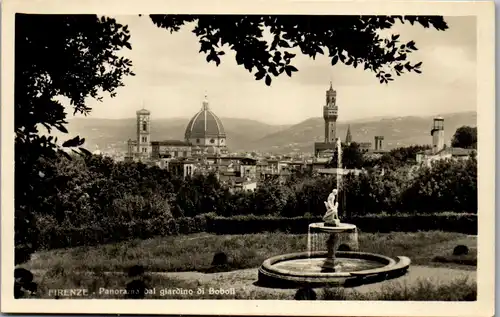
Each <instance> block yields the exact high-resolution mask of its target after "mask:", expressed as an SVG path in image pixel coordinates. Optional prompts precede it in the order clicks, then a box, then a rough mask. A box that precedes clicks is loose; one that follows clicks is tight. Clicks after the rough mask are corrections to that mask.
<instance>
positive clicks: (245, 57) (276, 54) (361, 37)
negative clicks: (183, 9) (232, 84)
mask: <svg viewBox="0 0 500 317" xmlns="http://www.w3.org/2000/svg"><path fill="white" fill-rule="evenodd" d="M150 18H151V20H152V21H153V23H154V24H155V25H157V26H158V27H160V28H163V29H166V30H167V31H170V32H171V33H172V32H176V31H179V30H180V29H181V27H183V26H185V25H186V24H188V23H193V24H194V28H193V30H192V32H193V33H194V34H195V35H196V36H197V37H198V38H199V42H200V52H202V53H205V54H206V55H207V57H206V59H207V62H214V63H215V64H216V65H219V64H220V63H221V56H223V55H225V47H224V46H226V47H228V48H229V49H231V50H233V51H235V52H236V62H237V64H238V65H242V66H243V67H245V69H247V70H248V71H249V72H250V73H252V74H254V76H255V79H256V80H261V79H264V80H265V83H266V85H268V86H269V85H271V81H272V77H278V76H279V75H281V74H283V73H286V74H287V75H288V76H292V73H294V72H296V71H298V69H297V68H296V67H295V66H293V64H292V61H293V58H294V57H295V56H296V54H297V53H298V52H300V53H302V54H304V55H308V56H309V57H312V58H315V57H316V56H317V55H318V54H321V55H328V57H329V58H330V60H331V64H332V65H336V64H337V63H339V62H341V63H344V64H345V65H350V66H353V67H355V68H356V67H358V66H360V67H363V68H364V69H365V70H368V71H372V72H374V73H375V74H376V77H377V78H378V80H379V81H380V83H388V82H389V81H392V80H394V75H396V76H400V75H401V74H403V73H405V72H415V73H421V65H422V62H417V63H411V62H410V61H408V54H411V53H412V52H414V51H416V50H417V47H416V44H415V42H414V41H409V42H407V43H401V41H400V40H399V37H400V36H399V35H398V34H393V35H392V36H391V37H389V38H384V37H382V36H381V35H380V31H382V30H386V29H389V28H391V27H392V26H394V25H395V24H396V23H398V22H400V23H410V24H411V25H414V24H420V25H421V26H423V27H424V28H435V29H436V30H439V31H444V30H446V29H448V25H447V23H446V22H445V21H444V19H443V18H442V17H439V16H355V15H349V16H340V15H331V16H326V15H267V16H266V15H215V16H213V15H150ZM265 30H267V31H268V32H269V33H270V37H271V40H270V41H269V42H270V43H268V41H267V38H266V37H267V34H266V32H265Z"/></svg>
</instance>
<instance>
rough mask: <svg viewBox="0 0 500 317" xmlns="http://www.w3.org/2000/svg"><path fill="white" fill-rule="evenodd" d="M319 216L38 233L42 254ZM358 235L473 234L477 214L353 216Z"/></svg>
mask: <svg viewBox="0 0 500 317" xmlns="http://www.w3.org/2000/svg"><path fill="white" fill-rule="evenodd" d="M321 221H322V220H321V218H320V217H295V218H284V217H271V216H254V215H249V216H234V217H228V218H225V217H218V216H213V215H200V216H196V217H192V218H177V219H175V220H174V219H154V220H142V221H134V222H128V223H108V224H107V225H106V226H93V227H82V228H71V227H62V226H45V227H43V228H40V236H39V243H40V248H41V249H55V248H67V247H77V246H92V245H99V244H106V243H114V242H119V241H125V240H131V239H148V238H152V237H155V236H169V235H177V234H191V233H198V232H209V233H215V234H252V233H262V232H275V231H281V232H287V233H294V234H304V233H307V230H308V225H309V224H310V223H313V222H321ZM345 222H349V223H353V224H355V225H356V226H358V228H359V229H360V230H361V231H362V232H381V233H386V232H391V231H403V232H415V231H432V230H442V231H449V232H459V233H465V234H477V216H476V215H475V214H459V213H443V214H425V215H418V214H417V215H410V214H398V215H368V216H362V217H352V218H351V219H349V220H346V221H345Z"/></svg>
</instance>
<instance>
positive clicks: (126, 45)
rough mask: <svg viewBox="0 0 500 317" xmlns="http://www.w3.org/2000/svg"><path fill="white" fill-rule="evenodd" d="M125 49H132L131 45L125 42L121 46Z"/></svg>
mask: <svg viewBox="0 0 500 317" xmlns="http://www.w3.org/2000/svg"><path fill="white" fill-rule="evenodd" d="M123 45H124V46H125V47H126V48H128V49H129V50H131V49H132V45H130V43H129V42H126V43H125V44H123Z"/></svg>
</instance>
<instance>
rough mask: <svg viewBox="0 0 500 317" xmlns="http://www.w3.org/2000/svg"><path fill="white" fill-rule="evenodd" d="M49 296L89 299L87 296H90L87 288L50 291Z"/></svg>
mask: <svg viewBox="0 0 500 317" xmlns="http://www.w3.org/2000/svg"><path fill="white" fill-rule="evenodd" d="M49 296H60V297H87V296H89V290H88V289H86V288H74V289H49Z"/></svg>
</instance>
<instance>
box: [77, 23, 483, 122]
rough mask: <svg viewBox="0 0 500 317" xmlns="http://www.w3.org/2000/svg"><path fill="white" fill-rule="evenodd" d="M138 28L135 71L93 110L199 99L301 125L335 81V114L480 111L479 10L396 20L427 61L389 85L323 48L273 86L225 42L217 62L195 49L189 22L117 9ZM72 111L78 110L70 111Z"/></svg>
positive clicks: (179, 107) (232, 112) (185, 108)
mask: <svg viewBox="0 0 500 317" xmlns="http://www.w3.org/2000/svg"><path fill="white" fill-rule="evenodd" d="M115 18H116V19H117V21H118V22H119V23H122V24H127V25H128V26H129V29H130V32H131V39H130V42H131V45H132V50H131V51H129V50H126V51H124V52H123V54H124V55H125V56H126V57H128V58H130V59H131V60H132V62H133V71H134V72H135V73H136V76H134V77H128V78H125V80H124V84H125V86H124V87H120V88H119V89H118V90H117V93H118V95H117V97H115V98H107V97H106V98H104V101H103V102H95V101H93V100H89V106H91V107H92V108H93V110H92V114H91V116H90V117H91V118H109V119H119V118H131V117H134V116H135V111H136V110H138V109H141V108H143V107H145V108H146V109H148V110H150V111H151V116H152V119H153V120H154V119H155V118H179V117H185V118H189V117H191V116H193V115H194V114H195V113H196V112H197V111H198V110H199V109H200V108H201V106H202V101H203V99H204V96H205V94H207V96H208V100H209V102H210V109H211V110H212V111H213V112H214V113H215V114H217V115H218V116H219V117H221V118H227V117H232V118H247V119H254V120H259V121H261V122H265V123H269V124H295V123H299V122H301V121H303V120H306V119H308V118H311V117H320V116H322V107H323V105H324V101H325V91H326V90H327V89H328V88H329V85H330V81H332V84H333V88H334V89H335V90H336V91H337V105H338V107H339V119H338V121H339V122H341V121H350V120H357V119H364V118H371V117H378V116H407V115H421V116H427V115H438V114H445V113H450V112H461V111H474V110H476V20H475V17H474V16H472V17H445V21H446V22H447V23H448V26H449V29H448V30H446V31H437V30H435V29H425V28H423V27H421V26H420V25H417V26H411V25H410V24H404V25H401V24H398V25H395V26H394V27H393V28H392V29H391V32H392V31H393V32H394V33H398V34H400V35H401V37H400V39H401V41H403V42H407V41H410V40H414V41H415V42H416V46H417V48H418V49H419V50H418V51H416V52H414V53H412V54H410V60H411V61H413V62H415V61H422V62H423V63H422V71H423V73H422V74H416V73H406V74H405V75H403V76H401V77H396V79H395V81H393V82H391V83H390V84H388V85H385V84H380V83H379V82H378V81H377V79H376V77H375V74H374V73H372V72H368V71H364V70H363V69H362V68H357V69H354V68H352V67H351V66H345V65H342V64H340V63H339V64H337V65H335V66H331V64H330V60H329V59H328V57H325V56H321V55H320V56H317V58H316V60H313V59H311V58H309V57H308V56H303V55H301V54H298V55H297V56H296V57H295V59H294V60H293V65H294V66H296V67H297V68H298V70H299V71H298V72H296V73H294V74H293V76H292V77H291V78H290V77H288V76H286V75H285V74H283V75H281V76H279V77H278V78H274V79H273V82H272V85H271V86H270V87H268V86H266V85H265V84H264V82H263V81H256V80H255V79H254V76H253V75H252V74H250V73H249V72H248V71H247V70H245V69H244V68H243V67H242V66H239V65H237V64H236V62H235V59H234V54H232V52H230V51H228V50H226V55H224V56H222V59H221V61H222V63H221V64H220V65H219V67H217V66H215V64H213V63H207V62H206V60H205V55H204V54H202V53H198V51H199V42H198V39H197V37H196V36H195V35H194V34H193V33H192V32H191V30H192V26H186V27H184V28H183V29H181V30H180V31H179V32H176V33H172V34H170V32H168V31H166V30H164V29H160V28H158V27H156V26H155V25H154V24H153V23H152V22H151V20H150V19H149V17H147V16H142V17H139V16H116V17H115ZM71 113H72V112H71Z"/></svg>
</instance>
